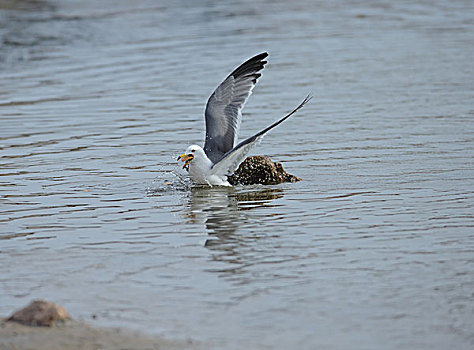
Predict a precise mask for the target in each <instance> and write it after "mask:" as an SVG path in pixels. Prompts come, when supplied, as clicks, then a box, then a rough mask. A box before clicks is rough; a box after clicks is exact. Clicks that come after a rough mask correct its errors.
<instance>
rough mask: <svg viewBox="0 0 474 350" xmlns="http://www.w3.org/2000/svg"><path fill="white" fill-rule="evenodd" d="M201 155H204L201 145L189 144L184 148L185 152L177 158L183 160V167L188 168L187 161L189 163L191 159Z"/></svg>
mask: <svg viewBox="0 0 474 350" xmlns="http://www.w3.org/2000/svg"><path fill="white" fill-rule="evenodd" d="M203 156H205V153H204V150H203V149H202V147H201V146H198V145H191V146H189V147H188V148H187V149H186V152H184V153H183V154H182V155H180V156H179V157H178V159H177V160H178V161H179V160H181V161H182V162H184V165H183V169H189V163H191V162H192V161H193V159H198V160H199V159H200V158H202V157H203Z"/></svg>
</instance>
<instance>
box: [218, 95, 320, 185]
mask: <svg viewBox="0 0 474 350" xmlns="http://www.w3.org/2000/svg"><path fill="white" fill-rule="evenodd" d="M312 98H313V97H312V96H310V95H308V96H306V98H305V99H304V100H303V102H301V103H300V104H299V105H298V107H296V108H295V109H294V110H292V111H291V112H290V113H288V114H287V115H286V116H284V117H283V118H281V119H280V120H278V121H276V122H275V123H273V124H272V125H270V126H268V127H266V128H265V129H263V130H262V131H260V132H258V133H256V134H255V135H253V136H251V137H249V138H248V139H246V140H244V141H242V142H241V143H239V144H238V145H237V146H235V147H234V148H233V149H231V150H230V151H229V152H227V153H226V154H225V155H224V156H223V157H222V160H221V161H220V162H218V163H216V164H214V165H213V167H212V173H213V174H217V175H221V176H223V175H225V176H229V175H232V174H233V172H234V171H235V170H236V169H237V167H238V166H239V164H240V163H241V162H242V161H243V160H244V158H245V156H246V155H247V154H248V153H249V151H250V150H251V149H252V147H253V146H255V145H256V144H257V143H258V142H259V141H261V140H262V138H263V137H264V136H265V134H266V133H267V132H269V131H270V130H271V129H273V128H274V127H275V126H277V125H280V124H281V123H283V122H284V121H285V120H286V119H288V118H289V117H291V116H292V115H293V114H294V113H296V112H297V111H298V110H299V109H301V108H303V106H304V105H305V104H306V103H308V102H309V100H311V99H312Z"/></svg>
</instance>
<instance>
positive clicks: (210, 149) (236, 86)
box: [204, 52, 268, 163]
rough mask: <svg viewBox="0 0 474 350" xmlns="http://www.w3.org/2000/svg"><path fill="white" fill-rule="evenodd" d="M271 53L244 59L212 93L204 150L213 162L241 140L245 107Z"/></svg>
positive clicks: (207, 112)
mask: <svg viewBox="0 0 474 350" xmlns="http://www.w3.org/2000/svg"><path fill="white" fill-rule="evenodd" d="M267 56H268V53H266V52H264V53H261V54H259V55H257V56H255V57H252V58H250V59H249V60H247V61H246V62H244V63H242V64H241V65H240V66H239V67H237V68H236V69H235V70H234V71H233V72H232V73H230V75H229V76H228V77H227V78H226V79H225V80H224V81H223V82H222V83H221V84H220V85H219V86H218V87H217V89H216V90H215V91H214V92H213V93H212V95H211V97H209V100H208V101H207V106H206V112H205V117H206V141H205V143H204V151H205V152H206V155H207V156H208V158H209V159H210V160H211V161H212V162H213V163H217V162H218V161H220V160H221V159H222V157H223V156H224V155H225V154H226V153H227V152H229V151H230V150H231V149H232V148H233V147H234V145H235V143H236V142H237V136H238V133H239V127H240V121H241V119H242V114H241V111H242V108H243V106H244V104H245V102H246V101H247V99H248V97H249V96H250V94H251V93H252V89H253V87H254V86H255V84H256V83H257V79H258V78H259V77H260V76H261V74H260V73H258V72H259V71H260V70H262V69H263V67H264V66H265V64H266V63H267V62H266V61H264V59H265V58H266V57H267Z"/></svg>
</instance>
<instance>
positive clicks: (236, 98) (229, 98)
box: [177, 52, 312, 186]
mask: <svg viewBox="0 0 474 350" xmlns="http://www.w3.org/2000/svg"><path fill="white" fill-rule="evenodd" d="M267 56H268V53H266V52H263V53H261V54H259V55H257V56H255V57H252V58H250V59H249V60H247V61H246V62H244V63H242V64H241V65H240V66H239V67H237V68H236V69H235V70H234V71H233V72H232V73H230V75H229V76H228V77H227V78H226V79H225V80H224V81H223V82H222V83H221V84H220V85H219V86H218V87H217V89H216V90H215V91H214V92H213V93H212V95H211V97H209V100H208V101H207V106H206V111H205V118H206V141H205V143H204V148H202V147H201V146H198V145H191V146H189V147H188V148H187V149H186V152H184V153H183V154H182V155H180V156H179V157H178V159H177V160H178V161H179V160H181V161H183V162H184V165H183V169H186V170H187V171H188V172H189V175H190V177H191V179H192V181H193V182H195V183H197V184H200V185H208V186H231V185H230V183H229V182H228V181H227V176H230V175H232V173H233V172H234V171H235V170H236V169H237V168H238V166H239V164H240V163H241V162H242V161H243V159H244V158H245V156H246V155H247V154H248V152H249V151H250V149H251V148H252V147H253V146H254V145H256V144H257V143H258V142H259V141H260V140H261V139H262V138H263V136H265V134H266V133H267V132H268V131H269V130H271V129H273V128H274V127H275V126H277V125H279V124H280V123H282V122H283V121H285V120H286V119H288V118H289V117H290V116H291V115H293V113H295V112H296V111H297V110H299V109H300V108H301V107H303V106H304V105H305V104H306V103H307V102H308V101H309V100H310V99H311V98H312V97H310V96H309V95H308V96H307V97H306V98H305V99H304V100H303V102H301V103H300V104H299V106H298V107H296V108H295V109H294V110H293V111H291V113H289V114H287V115H286V116H285V117H283V118H281V119H280V120H278V121H277V122H275V123H273V124H272V125H270V126H268V127H267V128H265V129H263V130H262V131H260V132H258V133H256V134H255V135H253V136H251V137H249V138H248V139H246V140H244V141H242V142H240V143H239V144H238V145H236V146H235V144H236V143H237V137H238V133H239V128H240V122H241V120H242V113H241V112H242V108H243V107H244V104H245V102H247V99H248V97H249V96H250V94H251V93H252V89H253V88H254V86H255V84H257V80H258V78H260V76H261V74H260V73H259V71H261V70H262V69H263V67H264V66H265V64H266V63H267V61H264V59H265V58H266V57H267Z"/></svg>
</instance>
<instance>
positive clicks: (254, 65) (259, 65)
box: [230, 52, 268, 84]
mask: <svg viewBox="0 0 474 350" xmlns="http://www.w3.org/2000/svg"><path fill="white" fill-rule="evenodd" d="M267 56H268V52H262V53H260V54H258V55H255V56H253V57H252V58H249V59H248V60H247V61H245V62H244V63H242V64H241V65H240V66H238V67H237V68H236V69H235V70H234V71H233V72H232V73H230V75H231V76H233V77H234V78H236V79H237V78H238V77H240V76H244V75H249V76H251V77H253V78H254V79H253V80H254V84H255V83H256V81H257V79H258V78H259V77H260V75H259V76H258V77H257V76H256V75H257V74H258V72H259V71H261V70H262V69H263V68H264V66H265V65H266V64H267V63H268V62H267V61H264V59H265V58H266V57H267Z"/></svg>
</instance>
